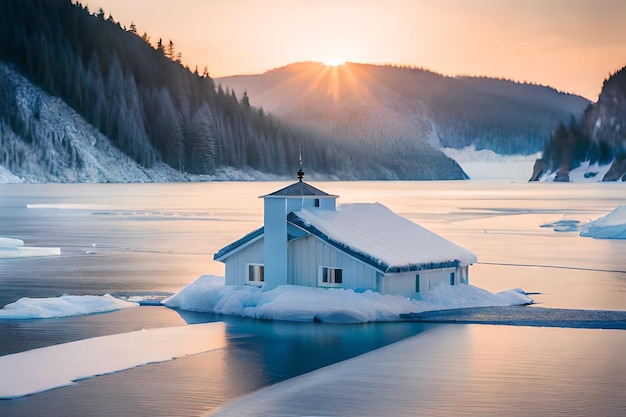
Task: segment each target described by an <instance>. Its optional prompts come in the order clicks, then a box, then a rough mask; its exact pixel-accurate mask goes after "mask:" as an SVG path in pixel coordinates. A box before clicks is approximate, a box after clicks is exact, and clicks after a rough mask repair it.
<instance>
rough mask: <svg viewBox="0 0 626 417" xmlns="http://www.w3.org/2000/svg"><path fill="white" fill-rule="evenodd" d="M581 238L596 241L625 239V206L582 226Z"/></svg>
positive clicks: (618, 207)
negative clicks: (589, 238) (594, 239)
mask: <svg viewBox="0 0 626 417" xmlns="http://www.w3.org/2000/svg"><path fill="white" fill-rule="evenodd" d="M580 230H581V232H580V235H581V236H587V237H593V238H596V239H626V206H617V207H616V208H615V210H613V211H612V212H611V213H609V214H607V215H606V216H604V217H600V218H599V219H596V220H594V221H592V222H589V223H587V224H584V225H582V226H581V228H580Z"/></svg>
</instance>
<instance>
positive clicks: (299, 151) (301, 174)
mask: <svg viewBox="0 0 626 417" xmlns="http://www.w3.org/2000/svg"><path fill="white" fill-rule="evenodd" d="M298 159H299V160H300V170H299V171H298V180H300V182H302V178H304V171H303V170H302V149H301V148H300V145H298Z"/></svg>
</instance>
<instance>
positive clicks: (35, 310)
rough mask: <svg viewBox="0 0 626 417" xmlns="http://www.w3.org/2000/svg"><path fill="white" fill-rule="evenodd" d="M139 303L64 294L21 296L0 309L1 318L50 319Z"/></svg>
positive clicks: (128, 306)
mask: <svg viewBox="0 0 626 417" xmlns="http://www.w3.org/2000/svg"><path fill="white" fill-rule="evenodd" d="M138 306H139V304H138V303H133V302H128V301H124V300H120V299H118V298H115V297H113V296H111V295H110V294H105V295H62V296H61V297H56V298H28V297H25V298H20V299H19V300H17V301H15V302H14V303H11V304H7V305H5V306H4V307H3V308H2V309H1V310H0V319H11V320H16V319H49V318H58V317H69V316H79V315H83V314H96V313H107V312H110V311H115V310H121V309H123V308H131V307H138Z"/></svg>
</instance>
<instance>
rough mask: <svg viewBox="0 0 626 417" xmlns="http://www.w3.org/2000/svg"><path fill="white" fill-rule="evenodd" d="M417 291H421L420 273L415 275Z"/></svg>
mask: <svg viewBox="0 0 626 417" xmlns="http://www.w3.org/2000/svg"><path fill="white" fill-rule="evenodd" d="M415 292H420V274H417V275H415Z"/></svg>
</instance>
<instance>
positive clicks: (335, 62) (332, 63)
mask: <svg viewBox="0 0 626 417" xmlns="http://www.w3.org/2000/svg"><path fill="white" fill-rule="evenodd" d="M345 63H346V61H345V60H344V59H339V58H328V59H324V60H322V64H324V65H326V66H327V67H340V66H342V65H343V64H345Z"/></svg>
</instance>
